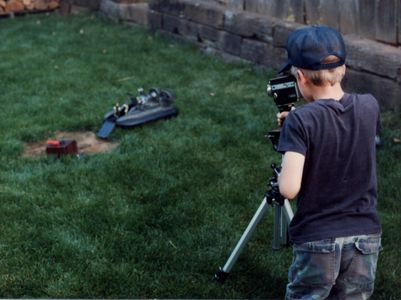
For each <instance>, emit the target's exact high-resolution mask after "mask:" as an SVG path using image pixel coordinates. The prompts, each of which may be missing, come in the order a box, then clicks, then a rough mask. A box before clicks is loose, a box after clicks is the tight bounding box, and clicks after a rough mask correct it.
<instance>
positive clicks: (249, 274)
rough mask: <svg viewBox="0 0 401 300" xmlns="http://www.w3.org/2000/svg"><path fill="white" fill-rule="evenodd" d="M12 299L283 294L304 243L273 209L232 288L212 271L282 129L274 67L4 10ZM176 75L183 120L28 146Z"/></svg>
mask: <svg viewBox="0 0 401 300" xmlns="http://www.w3.org/2000/svg"><path fill="white" fill-rule="evenodd" d="M0 41H1V42H0V71H1V79H0V90H1V93H0V104H1V106H2V109H1V111H0V163H1V168H0V297H2V298H6V297H60V298H61V297H63V298H67V297H68V298H282V297H283V294H284V290H285V285H286V281H287V268H288V266H289V264H290V262H291V250H290V249H287V248H286V249H284V250H282V251H273V250H272V249H271V240H272V228H271V227H272V224H273V221H272V212H271V211H269V212H268V215H267V217H266V218H265V219H264V220H263V222H262V223H261V225H259V227H258V228H257V231H256V233H255V234H254V236H253V237H252V239H251V241H250V242H249V243H248V244H247V246H246V248H245V250H244V252H243V254H242V255H241V257H240V259H239V260H238V262H237V263H236V265H235V266H234V268H233V269H232V271H231V275H230V277H229V279H228V280H227V282H226V283H225V284H224V285H220V284H217V283H214V282H212V281H211V279H212V276H213V274H214V273H215V272H216V271H217V269H218V267H219V266H221V265H223V264H224V263H225V261H226V259H227V258H228V255H229V254H230V253H231V251H232V249H233V247H234V246H235V244H236V242H237V241H238V239H239V237H240V235H241V234H242V232H243V230H244V229H245V227H246V225H247V224H248V222H249V221H250V219H251V217H252V216H253V214H254V213H255V211H256V209H257V207H258V206H259V204H260V201H261V200H262V198H263V193H264V192H265V189H266V183H267V179H268V178H269V177H270V175H271V169H270V164H271V163H273V162H277V163H278V162H279V160H280V157H279V155H278V154H277V153H275V152H274V151H273V149H272V147H271V145H270V142H269V141H267V140H266V139H265V137H264V135H265V134H266V132H267V131H268V130H269V129H271V128H273V127H274V126H275V124H274V123H275V113H276V108H275V107H274V105H273V103H272V100H271V99H269V98H268V97H267V96H266V94H265V85H266V82H267V80H268V79H269V78H270V77H271V76H273V73H270V72H267V71H263V70H259V69H255V68H253V67H251V66H250V65H246V64H229V63H226V62H223V61H222V60H221V59H219V58H216V57H211V56H207V55H205V54H202V53H201V52H199V50H197V49H196V48H194V47H192V46H189V45H182V44H179V43H176V42H174V41H172V40H169V39H168V38H165V37H161V36H158V35H153V34H151V33H150V32H148V31H146V30H143V29H141V28H138V27H134V26H129V25H124V24H117V23H113V22H110V21H108V20H105V19H102V18H100V17H98V16H96V15H94V16H92V15H87V14H83V15H77V16H71V17H60V16H58V15H56V14H54V15H34V16H26V17H18V18H15V19H1V20H0ZM154 86H156V87H160V88H169V89H171V90H172V91H173V92H174V93H175V94H176V102H175V104H176V106H177V107H178V108H179V109H180V115H179V116H178V117H177V118H174V119H171V120H167V121H159V122H156V123H152V124H149V125H146V126H143V127H141V128H136V129H132V130H122V129H116V130H115V131H114V132H113V133H112V135H111V137H112V140H113V141H117V142H119V143H120V146H119V147H118V149H117V150H115V151H113V152H110V153H99V154H92V155H86V156H85V157H84V158H83V159H77V158H76V157H63V158H62V159H60V160H56V159H54V158H49V157H46V156H44V157H40V158H26V157H23V156H22V153H23V150H24V145H25V144H26V143H29V142H34V141H39V140H43V139H47V138H49V137H51V136H52V134H54V132H56V131H59V130H62V131H88V130H89V131H93V132H96V131H97V130H98V129H99V128H100V125H101V121H102V118H103V114H104V113H105V112H106V111H108V110H110V108H111V107H112V106H113V105H114V104H115V103H116V102H120V103H123V102H126V101H127V100H128V98H127V93H128V92H132V93H136V90H137V88H139V87H144V88H145V89H149V88H151V87H154ZM383 121H384V131H383V139H384V146H383V147H382V148H381V149H380V150H379V152H378V163H379V193H380V199H379V210H380V215H381V218H382V221H383V229H384V234H383V244H384V251H383V252H382V253H381V256H380V262H379V267H378V273H377V284H376V293H375V295H374V297H373V298H374V299H386V300H388V299H401V281H400V279H399V276H400V274H401V264H400V261H401V249H400V245H401V243H400V239H399V236H400V233H399V231H400V228H401V208H400V201H399V200H400V196H401V193H400V186H399V185H400V183H401V161H400V158H401V145H399V144H394V143H392V139H393V138H394V137H399V136H400V135H401V133H400V132H401V124H400V123H401V122H400V115H399V113H394V112H393V113H385V114H384V116H383Z"/></svg>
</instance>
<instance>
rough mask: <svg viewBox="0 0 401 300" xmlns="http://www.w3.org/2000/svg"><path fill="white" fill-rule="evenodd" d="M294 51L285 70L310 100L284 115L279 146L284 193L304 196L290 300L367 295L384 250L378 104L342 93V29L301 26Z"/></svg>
mask: <svg viewBox="0 0 401 300" xmlns="http://www.w3.org/2000/svg"><path fill="white" fill-rule="evenodd" d="M287 52H288V64H287V65H286V67H284V69H283V70H282V71H281V72H284V71H290V72H291V73H292V74H293V75H294V76H295V78H296V80H297V85H298V88H299V91H300V93H301V94H302V96H303V98H304V99H305V100H306V101H307V102H308V103H307V104H306V105H304V106H302V107H300V108H297V109H295V110H293V111H291V112H289V113H286V112H284V113H280V114H278V120H279V122H280V123H282V124H283V127H282V130H281V134H280V140H279V145H278V150H279V151H280V152H282V153H284V155H283V161H282V169H281V173H280V176H279V179H278V183H279V188H280V193H281V194H282V195H283V196H284V197H286V198H287V199H293V198H295V197H296V196H297V211H296V213H295V216H294V218H293V220H292V222H291V224H290V226H289V234H290V240H291V242H292V244H293V253H294V256H293V262H292V265H291V267H290V269H289V274H288V277H289V283H288V285H287V291H286V299H327V298H329V299H367V298H368V297H369V296H370V295H372V293H373V288H374V280H375V272H376V264H377V259H378V253H379V251H380V248H381V238H380V236H381V225H380V221H379V218H378V214H377V211H376V202H377V186H376V185H377V180H376V158H375V156H376V153H375V136H376V133H377V131H378V126H379V125H378V124H379V106H378V103H377V101H376V99H375V98H374V97H373V96H372V95H369V94H364V95H360V94H348V93H345V92H344V91H343V89H342V87H341V81H342V78H343V76H344V74H345V57H346V53H345V46H344V41H343V39H342V37H341V35H340V33H338V32H337V31H336V30H334V29H332V28H329V27H325V26H309V27H303V28H301V29H298V30H296V31H294V32H292V33H291V34H290V35H289V37H288V42H287ZM284 119H285V120H284Z"/></svg>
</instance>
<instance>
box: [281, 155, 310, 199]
mask: <svg viewBox="0 0 401 300" xmlns="http://www.w3.org/2000/svg"><path fill="white" fill-rule="evenodd" d="M304 163H305V156H304V155H302V154H300V153H298V152H293V151H287V152H285V154H284V156H283V161H282V165H281V172H280V176H279V177H278V185H279V189H280V194H281V195H283V196H284V197H285V198H287V199H294V198H295V197H296V196H297V194H298V192H299V190H300V189H301V181H302V174H303V170H304Z"/></svg>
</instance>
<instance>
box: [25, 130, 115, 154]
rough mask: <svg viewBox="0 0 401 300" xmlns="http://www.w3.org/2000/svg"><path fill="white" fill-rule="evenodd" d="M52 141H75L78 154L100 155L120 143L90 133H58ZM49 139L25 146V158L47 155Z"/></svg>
mask: <svg viewBox="0 0 401 300" xmlns="http://www.w3.org/2000/svg"><path fill="white" fill-rule="evenodd" d="M50 139H52V140H53V139H54V140H62V139H67V140H75V141H76V142H77V146H78V153H80V154H82V153H85V154H87V153H99V152H109V151H112V150H114V149H115V148H117V146H118V143H112V142H109V141H106V140H101V139H99V138H97V137H96V134H95V133H93V132H90V131H85V132H64V131H58V132H56V133H55V134H54V136H52V137H51V138H50ZM48 140H49V139H46V140H43V141H38V142H33V143H28V144H26V145H25V149H24V153H23V156H25V157H36V156H41V155H46V146H47V141H48Z"/></svg>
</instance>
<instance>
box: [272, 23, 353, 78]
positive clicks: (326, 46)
mask: <svg viewBox="0 0 401 300" xmlns="http://www.w3.org/2000/svg"><path fill="white" fill-rule="evenodd" d="M286 49H287V53H288V61H287V63H286V65H285V66H284V67H283V68H282V69H281V70H280V72H279V73H283V72H285V71H288V70H289V69H290V68H291V66H295V67H297V68H300V69H307V70H323V69H332V68H336V67H339V66H341V65H343V64H344V63H345V57H346V52H345V44H344V40H343V38H342V36H341V34H340V33H339V32H338V31H337V30H335V29H333V28H330V27H327V26H307V27H302V28H300V29H297V30H295V31H293V32H291V33H290V34H289V36H288V40H287V47H286ZM329 55H335V56H337V57H338V59H339V60H338V61H336V62H333V63H326V64H324V63H323V62H322V61H323V60H324V59H325V58H326V57H328V56H329Z"/></svg>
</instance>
